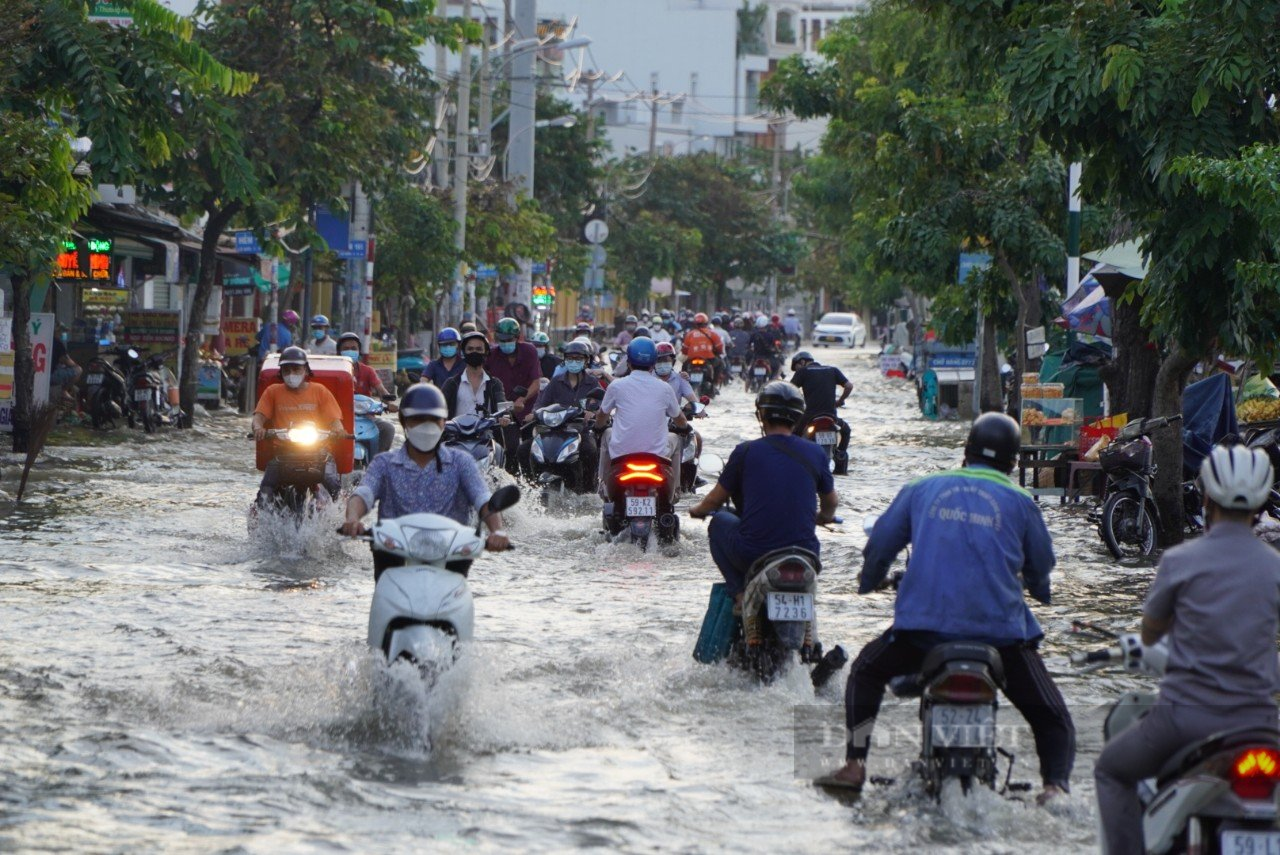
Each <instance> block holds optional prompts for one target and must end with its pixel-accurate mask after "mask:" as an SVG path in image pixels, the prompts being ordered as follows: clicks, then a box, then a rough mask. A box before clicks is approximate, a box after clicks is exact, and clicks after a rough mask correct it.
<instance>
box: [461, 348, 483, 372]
mask: <svg viewBox="0 0 1280 855" xmlns="http://www.w3.org/2000/svg"><path fill="white" fill-rule="evenodd" d="M462 358H463V359H464V360H465V361H466V363H467V364H468V365H470V366H471V367H472V368H479V367H480V366H481V365H484V354H483V353H477V352H475V351H470V352H468V353H464V354H462Z"/></svg>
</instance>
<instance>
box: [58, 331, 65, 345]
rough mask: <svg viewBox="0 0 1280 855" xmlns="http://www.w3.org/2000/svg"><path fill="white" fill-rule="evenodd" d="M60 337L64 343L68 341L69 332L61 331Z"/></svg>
mask: <svg viewBox="0 0 1280 855" xmlns="http://www.w3.org/2000/svg"><path fill="white" fill-rule="evenodd" d="M58 338H59V339H61V340H62V343H63V344H66V343H67V334H66V333H59V334H58Z"/></svg>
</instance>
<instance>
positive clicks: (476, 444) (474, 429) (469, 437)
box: [443, 401, 511, 472]
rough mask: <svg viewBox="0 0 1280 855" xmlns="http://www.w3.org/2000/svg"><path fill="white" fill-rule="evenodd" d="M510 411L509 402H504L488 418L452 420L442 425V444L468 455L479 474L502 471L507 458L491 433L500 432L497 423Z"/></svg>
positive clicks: (468, 416)
mask: <svg viewBox="0 0 1280 855" xmlns="http://www.w3.org/2000/svg"><path fill="white" fill-rule="evenodd" d="M510 409H511V402H510V401H505V402H503V403H502V404H500V405H499V411H498V412H497V413H495V414H494V415H491V416H490V415H484V414H482V413H471V414H467V415H460V416H457V417H455V418H452V419H450V420H449V421H447V422H445V425H444V439H443V442H444V443H445V444H446V445H452V446H454V447H456V448H461V449H464V450H466V451H467V452H469V453H470V454H471V456H472V457H474V458H475V460H476V463H477V464H478V465H479V466H480V471H481V472H498V471H501V470H502V469H503V467H504V466H505V465H506V455H505V453H504V451H503V448H502V445H501V444H500V443H499V442H498V441H497V439H496V438H495V437H494V431H495V430H497V429H499V428H498V419H499V418H500V417H501V416H502V415H503V414H505V413H506V412H508V411H509V410H510Z"/></svg>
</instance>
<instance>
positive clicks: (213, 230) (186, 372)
mask: <svg viewBox="0 0 1280 855" xmlns="http://www.w3.org/2000/svg"><path fill="white" fill-rule="evenodd" d="M240 207H241V203H240V202H231V203H229V204H228V205H227V206H226V207H225V208H222V209H221V210H210V212H209V220H208V222H206V223H205V227H204V237H203V239H202V240H201V242H200V275H199V276H198V277H197V279H196V293H195V294H194V295H193V296H192V298H191V316H190V318H188V320H187V340H186V348H185V350H184V351H183V354H182V367H181V374H180V380H179V386H180V387H181V390H182V393H181V399H180V400H181V404H182V415H183V423H184V426H186V427H190V426H191V425H192V424H194V423H195V415H196V380H197V377H196V375H197V373H198V372H199V369H200V343H201V339H202V337H203V336H202V332H203V322H204V313H205V309H206V308H208V306H209V296H210V294H212V293H213V280H214V278H215V277H216V275H217V271H218V239H219V238H220V237H222V233H223V232H224V231H226V228H227V224H228V223H230V222H231V218H232V217H234V216H235V215H236V214H237V213H239V212H240Z"/></svg>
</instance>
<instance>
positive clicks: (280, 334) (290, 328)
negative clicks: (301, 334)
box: [258, 309, 301, 362]
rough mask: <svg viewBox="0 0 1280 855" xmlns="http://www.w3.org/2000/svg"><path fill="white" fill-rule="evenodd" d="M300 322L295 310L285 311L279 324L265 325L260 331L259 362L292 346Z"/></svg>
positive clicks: (281, 314)
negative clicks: (269, 354) (268, 355)
mask: <svg viewBox="0 0 1280 855" xmlns="http://www.w3.org/2000/svg"><path fill="white" fill-rule="evenodd" d="M300 320H301V319H300V318H299V317H298V313H297V312H295V311H294V310H293V309H285V310H284V311H283V312H281V313H280V322H279V323H275V324H273V323H266V324H263V325H262V329H260V330H258V361H259V362H261V361H262V360H264V359H266V358H267V354H268V353H277V352H280V351H283V350H284V349H285V348H287V347H289V346H290V345H292V344H293V339H294V335H293V334H294V332H296V331H297V329H298V323H299V321H300Z"/></svg>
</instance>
